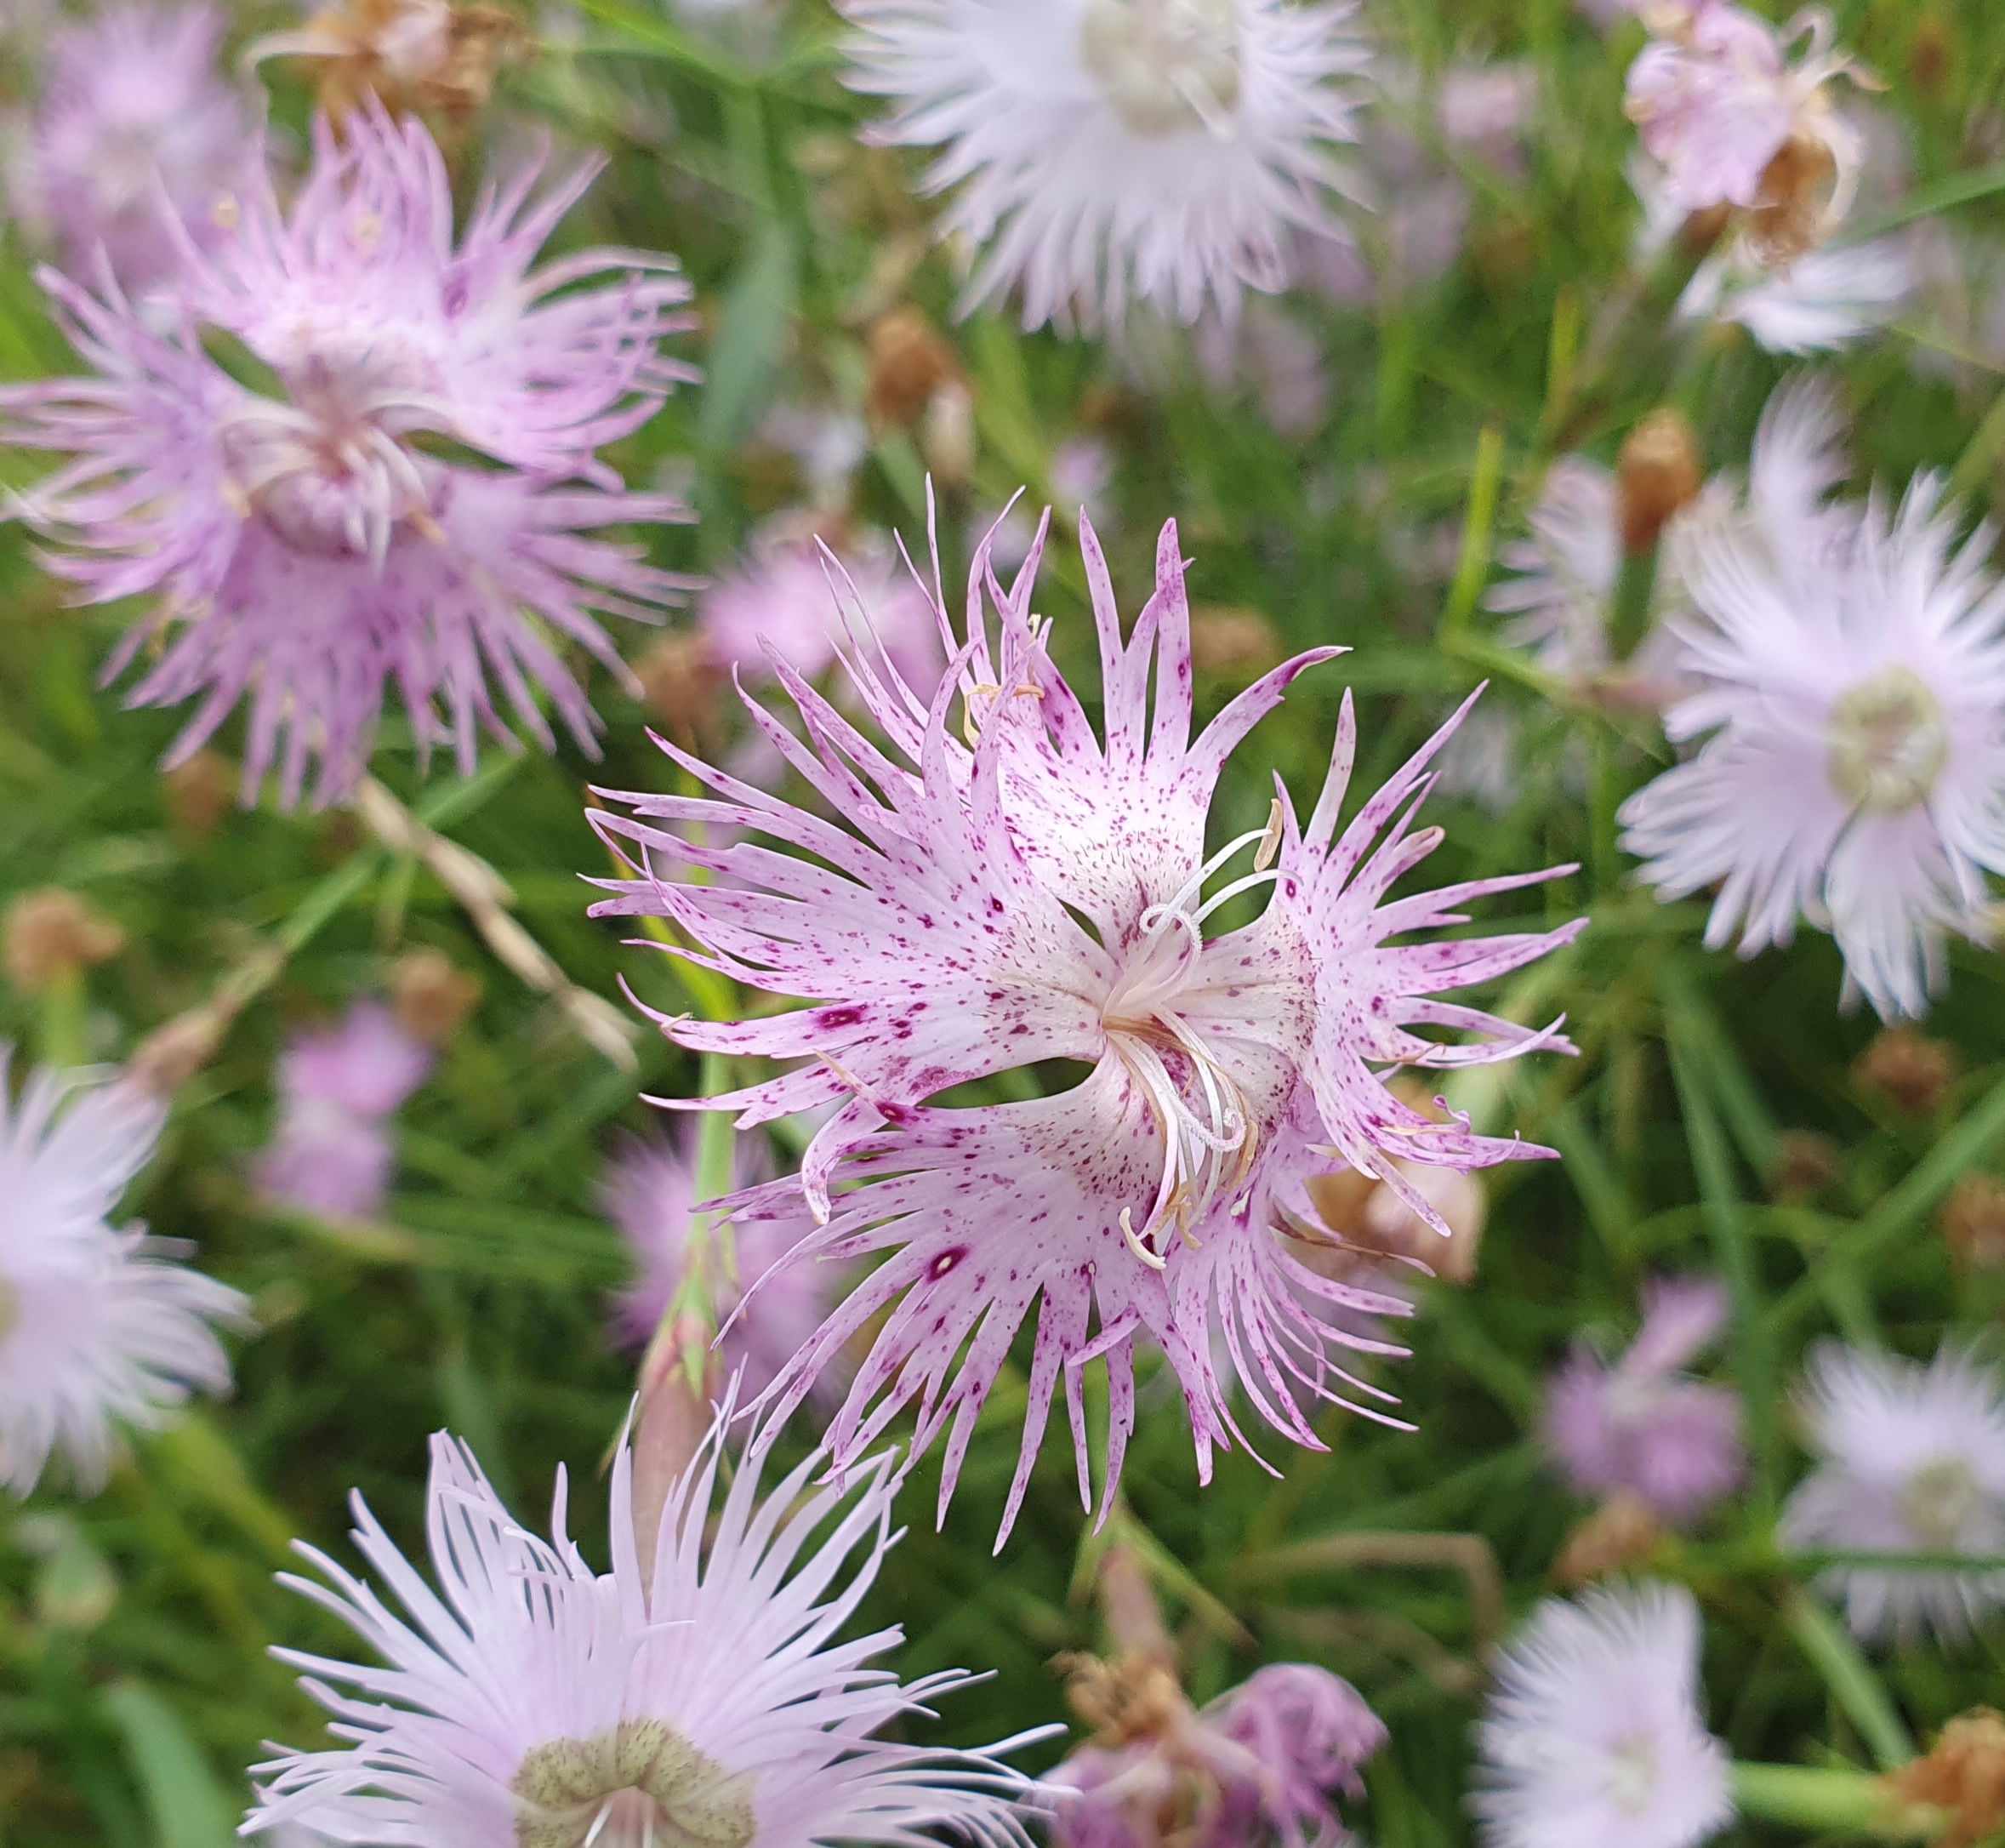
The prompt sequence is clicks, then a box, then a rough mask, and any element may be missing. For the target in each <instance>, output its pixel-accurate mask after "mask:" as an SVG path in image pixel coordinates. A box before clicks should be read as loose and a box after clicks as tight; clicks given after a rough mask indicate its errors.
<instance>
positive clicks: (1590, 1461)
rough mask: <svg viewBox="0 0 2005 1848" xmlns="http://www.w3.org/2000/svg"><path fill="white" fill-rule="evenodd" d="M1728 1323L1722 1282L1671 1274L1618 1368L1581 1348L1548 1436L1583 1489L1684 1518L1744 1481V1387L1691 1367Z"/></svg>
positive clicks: (1556, 1387) (1558, 1380) (1558, 1387)
mask: <svg viewBox="0 0 2005 1848" xmlns="http://www.w3.org/2000/svg"><path fill="white" fill-rule="evenodd" d="M1726 1324H1727V1297H1726V1292H1725V1291H1723V1289H1721V1288H1720V1286H1718V1284H1717V1283H1715V1282H1712V1281H1711V1280H1705V1279H1697V1278H1672V1279H1666V1280H1662V1281H1660V1282H1657V1283H1655V1284H1652V1285H1650V1286H1648V1287H1646V1289H1645V1290H1644V1292H1643V1327H1642V1330H1641V1331H1640V1332H1638V1335H1637V1338H1636V1339H1635V1341H1634V1342H1633V1343H1632V1344H1631V1346H1630V1349H1629V1351H1628V1352H1627V1353H1626V1354H1625V1355H1623V1356H1622V1358H1621V1360H1618V1361H1616V1362H1615V1365H1614V1366H1609V1364H1608V1363H1607V1362H1606V1361H1604V1360H1601V1359H1600V1358H1599V1357H1598V1355H1595V1354H1593V1353H1592V1352H1591V1351H1589V1350H1588V1349H1584V1348H1582V1349H1576V1350H1575V1354H1574V1356H1573V1358H1572V1359H1571V1360H1569V1361H1568V1362H1567V1364H1566V1365H1565V1366H1564V1367H1563V1368H1561V1369H1560V1371H1559V1372H1558V1374H1557V1375H1555V1376H1554V1377H1553V1380H1552V1384H1551V1385H1550V1387H1549V1388H1548V1389H1547V1392H1546V1419H1545V1436H1546V1444H1547V1446H1548V1447H1549V1448H1550V1449H1551V1451H1552V1455H1553V1457H1554V1460H1555V1461H1556V1462H1557V1463H1558V1465H1559V1467H1560V1469H1561V1470H1562V1471H1563V1472H1564V1474H1565V1476H1566V1479H1567V1480H1568V1481H1569V1482H1570V1483H1571V1484H1572V1485H1573V1486H1574V1487H1575V1488H1576V1489H1578V1490H1579V1491H1580V1492H1581V1493H1582V1494H1585V1495H1609V1494H1612V1493H1614V1492H1615V1491H1617V1490H1619V1489H1626V1490H1628V1491H1629V1492H1631V1493H1632V1494H1634V1495H1637V1496H1639V1497H1642V1499H1643V1501H1645V1502H1647V1503H1649V1505H1650V1506H1651V1507H1652V1508H1653V1509H1655V1510H1656V1512H1657V1513H1658V1514H1660V1515H1662V1516H1663V1517H1664V1519H1665V1520H1669V1521H1676V1522H1683V1521H1689V1520H1696V1519H1697V1518H1698V1517H1699V1516H1700V1514H1704V1513H1705V1511H1706V1509H1708V1508H1710V1507H1711V1506H1712V1504H1713V1503H1715V1502H1717V1500H1718V1499H1719V1498H1720V1497H1722V1496H1723V1495H1725V1494H1727V1493H1728V1492H1729V1491H1730V1490H1732V1489H1733V1488H1734V1486H1735V1485H1736V1484H1738V1483H1739V1482H1740V1479H1741V1477H1742V1475H1743V1474H1745V1472H1746V1455H1745V1453H1744V1452H1743V1451H1742V1448H1741V1443H1740V1395H1738V1394H1736V1393H1734V1392H1733V1391H1732V1390H1731V1389H1729V1388H1727V1387H1723V1386H1708V1385H1705V1384H1702V1383H1700V1382H1699V1381H1697V1380H1695V1379H1691V1378H1689V1377H1686V1375H1685V1372H1684V1369H1685V1367H1686V1366H1688V1365H1689V1363H1690V1362H1691V1361H1692V1360H1694V1359H1695V1358H1696V1357H1697V1356H1698V1355H1699V1354H1700V1353H1701V1352H1702V1351H1703V1350H1704V1349H1706V1348H1709V1347H1711V1346H1712V1343H1714V1342H1715V1341H1717V1339H1718V1338H1719V1336H1720V1333H1721V1332H1722V1331H1723V1329H1724V1328H1725V1326H1726Z"/></svg>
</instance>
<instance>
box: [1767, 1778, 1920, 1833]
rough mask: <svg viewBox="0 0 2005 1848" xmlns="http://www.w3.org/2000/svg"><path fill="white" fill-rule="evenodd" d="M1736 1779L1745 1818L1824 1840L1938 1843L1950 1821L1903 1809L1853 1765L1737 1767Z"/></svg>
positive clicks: (1915, 1808) (1883, 1787) (1912, 1807)
mask: <svg viewBox="0 0 2005 1848" xmlns="http://www.w3.org/2000/svg"><path fill="white" fill-rule="evenodd" d="M1733 1779H1734V1807H1735V1808H1736V1809H1737V1810H1739V1811H1740V1814H1741V1815H1742V1816H1744V1817H1753V1818H1755V1819H1757V1820H1758V1821H1761V1822H1786V1823H1790V1824H1793V1825H1794V1826H1795V1827H1797V1828H1805V1829H1814V1830H1816V1831H1817V1832H1819V1833H1820V1834H1824V1833H1835V1834H1850V1835H1866V1836H1870V1837H1871V1838H1872V1839H1874V1840H1876V1841H1933V1840H1934V1839H1935V1837H1936V1836H1937V1835H1938V1834H1940V1833H1941V1831H1942V1829H1943V1828H1944V1827H1945V1825H1946V1824H1947V1822H1948V1821H1949V1818H1948V1817H1947V1816H1945V1814H1944V1812H1943V1811H1940V1810H1937V1809H1933V1808H1930V1807H1929V1806H1928V1805H1923V1804H1911V1803H1903V1802H1902V1801H1901V1800H1900V1799H1899V1798H1898V1797H1896V1796H1894V1794H1892V1793H1891V1792H1890V1791H1889V1790H1888V1788H1887V1787H1886V1785H1885V1784H1884V1783H1883V1782H1881V1780H1880V1779H1879V1778H1877V1777H1874V1776H1873V1775H1872V1774H1871V1772H1869V1771H1854V1770H1853V1769H1852V1768H1851V1767H1850V1766H1848V1765H1834V1766H1831V1767H1828V1768H1826V1767H1821V1766H1817V1765H1734V1767H1733Z"/></svg>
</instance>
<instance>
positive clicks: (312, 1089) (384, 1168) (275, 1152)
mask: <svg viewBox="0 0 2005 1848" xmlns="http://www.w3.org/2000/svg"><path fill="white" fill-rule="evenodd" d="M432 1058H433V1054H432V1051H431V1048H430V1047H427V1046H425V1045H424V1044H422V1043H421V1042H419V1041H417V1040H414V1039H413V1038H412V1037H411V1036H410V1035H409V1034H407V1033H406V1032H405V1031H404V1030H403V1029H402V1027H401V1026H399V1025H398V1024H397V1021H396V1015H395V1014H394V1013H393V1012H391V1011H390V1009H389V1008H388V1007H384V1005H383V1004H382V1003H381V1002H380V1001H359V1002H357V1003H356V1005H355V1006H354V1007H351V1008H350V1009H349V1011H348V1014H347V1017H346V1018H345V1019H344V1020H343V1021H342V1023H341V1024H340V1025H339V1026H338V1027H334V1028H331V1029H329V1030H326V1031H324V1032H320V1033H309V1034H305V1035H301V1036H300V1038H299V1039H298V1040H297V1041H294V1042H293V1045H292V1046H291V1047H288V1049H287V1051H286V1052H285V1055H284V1056H283V1058H281V1059H280V1061H279V1068H278V1092H279V1106H278V1125H277V1127H276V1131H275V1132H274V1133H273V1136H272V1138H271V1145H270V1146H269V1147H268V1148H267V1149H265V1151H264V1152H263V1154H261V1155H259V1157H258V1162H257V1169H256V1174H257V1181H258V1185H259V1189H261V1190H262V1191H263V1192H264V1193H265V1195H268V1196H269V1197H270V1198H271V1199H273V1200H276V1201H282V1202H284V1203H285V1204H287V1205H288V1206H299V1207H303V1208H304V1209H305V1211H307V1212H314V1213H319V1214H321V1215H322V1216H323V1217H326V1218H335V1219H367V1218H373V1216H374V1215H375V1214H376V1213H377V1212H379V1211H381V1209H382V1206H383V1197H384V1195H385V1194H386V1193H387V1192H388V1191H389V1189H390V1177H391V1175H392V1173H393V1172H395V1170H396V1144H394V1142H393V1141H392V1140H391V1138H390V1128H389V1120H390V1117H391V1116H393V1115H395V1114H396V1111H397V1110H398V1109H400V1108H401V1107H402V1104H403V1102H404V1100H405V1099H406V1098H407V1097H409V1096H410V1094H411V1093H412V1092H413V1091H415V1090H416V1089H417V1088H418V1087H419V1085H421V1084H422V1083H424V1080H425V1077H426V1075H428V1074H429V1073H430V1070H431V1066H432Z"/></svg>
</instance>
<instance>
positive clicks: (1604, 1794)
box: [1470, 1583, 1734, 1848]
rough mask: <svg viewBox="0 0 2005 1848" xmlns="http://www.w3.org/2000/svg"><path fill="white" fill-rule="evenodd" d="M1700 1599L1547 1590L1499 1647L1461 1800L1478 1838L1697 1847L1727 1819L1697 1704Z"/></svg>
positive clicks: (1725, 1786) (1713, 1744) (1730, 1813)
mask: <svg viewBox="0 0 2005 1848" xmlns="http://www.w3.org/2000/svg"><path fill="white" fill-rule="evenodd" d="M1699 1694H1700V1689H1699V1607H1698V1606H1697V1605H1696V1604H1695V1603H1694V1602H1693V1600H1692V1594H1691V1593H1689V1591H1687V1590H1685V1589H1684V1588H1683V1586H1672V1585H1662V1584H1656V1583H1649V1584H1643V1585H1637V1586H1624V1587H1622V1588H1620V1589H1608V1590H1593V1591H1589V1592H1588V1593H1586V1594H1585V1595H1584V1596H1582V1597H1581V1599H1580V1600H1579V1601H1578V1602H1576V1603H1566V1602H1564V1601H1562V1600H1558V1599H1548V1600H1546V1602H1545V1603H1543V1604H1541V1606H1539V1607H1538V1609H1537V1610H1536V1611H1534V1612H1533V1613H1532V1617H1531V1621H1530V1622H1529V1623H1527V1624H1526V1625H1525V1627H1524V1629H1523V1630H1522V1631H1521V1632H1520V1633H1519V1634H1518V1640H1517V1641H1516V1642H1514V1643H1513V1644H1512V1646H1511V1647H1510V1648H1509V1649H1508V1650H1507V1651H1505V1654H1504V1658H1503V1661H1502V1663H1501V1664H1500V1666H1499V1668H1498V1669H1497V1685H1496V1691H1495V1693H1494V1694H1493V1695H1492V1696H1491V1697H1490V1706H1489V1708H1488V1710H1487V1712H1486V1714H1485V1716H1484V1720H1483V1723H1482V1725H1481V1726H1480V1727H1479V1728H1478V1732H1477V1745H1478V1752H1479V1754H1480V1755H1481V1759H1482V1767H1481V1770H1480V1771H1479V1772H1478V1777H1479V1779H1480V1788H1478V1792H1477V1794H1476V1795H1475V1796H1474V1797H1473V1798H1472V1799H1471V1802H1470V1807H1471V1808H1472V1809H1473V1810H1474V1811H1475V1812H1476V1815H1477V1817H1478V1820H1479V1822H1480V1823H1481V1825H1482V1835H1483V1839H1484V1843H1485V1844H1486V1845H1487V1848H1697V1845H1698V1844H1699V1843H1700V1842H1705V1841H1710V1840H1711V1839H1712V1838H1713V1837H1714V1836H1715V1835H1717V1834H1719V1832H1720V1831H1721V1830H1722V1829H1723V1828H1726V1827H1727V1826H1728V1824H1729V1823H1730V1822H1732V1821H1733V1820H1734V1800H1733V1795H1732V1793H1731V1790H1730V1788H1729V1776H1728V1770H1729V1767H1728V1760H1727V1752H1726V1748H1725V1747H1724V1746H1723V1745H1722V1744H1721V1743H1720V1742H1719V1741H1718V1740H1717V1739H1716V1738H1714V1737H1712V1735H1711V1734H1710V1733H1708V1732H1707V1731H1706V1722H1705V1720H1704V1718H1703V1716H1702V1715H1701V1714H1700V1708H1699Z"/></svg>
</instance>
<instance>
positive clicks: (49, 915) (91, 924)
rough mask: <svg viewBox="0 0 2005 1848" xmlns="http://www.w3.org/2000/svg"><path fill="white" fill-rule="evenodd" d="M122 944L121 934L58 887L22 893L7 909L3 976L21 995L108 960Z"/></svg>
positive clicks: (39, 990)
mask: <svg viewBox="0 0 2005 1848" xmlns="http://www.w3.org/2000/svg"><path fill="white" fill-rule="evenodd" d="M124 945H125V933H124V932H123V931H122V930H120V929H119V927H117V925H116V924H114V923H113V922H112V921H111V920H110V919H109V918H107V917H105V916H104V915H102V914H100V912H98V911H96V910H93V909H92V908H91V907H90V906H89V905H88V904H85V903H84V901H83V899H82V898H78V897H77V894H76V893H73V892H66V891H64V890H63V889H62V887H60V886H45V887H43V888H42V889H41V890H40V891H39V892H28V893H22V895H21V896H20V898H16V899H15V900H14V903H13V904H12V905H10V906H9V908H8V912H7V923H6V927H5V941H4V945H3V950H4V960H5V961H6V964H7V976H8V979H9V981H11V982H12V983H13V984H14V986H15V987H16V988H17V989H19V990H20V991H21V992H22V993H23V994H25V995H34V994H39V993H40V992H41V991H42V990H43V989H46V988H48V987H50V986H52V985H53V984H55V983H57V982H60V981H62V980H64V979H66V978H69V977H71V976H76V975H80V974H82V973H83V971H84V970H86V969H88V968H93V967H95V966H96V965H97V964H99V963H100V962H105V961H110V960H111V957H113V956H115V955H117V954H118V952H119V950H122V948H123V947H124Z"/></svg>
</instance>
